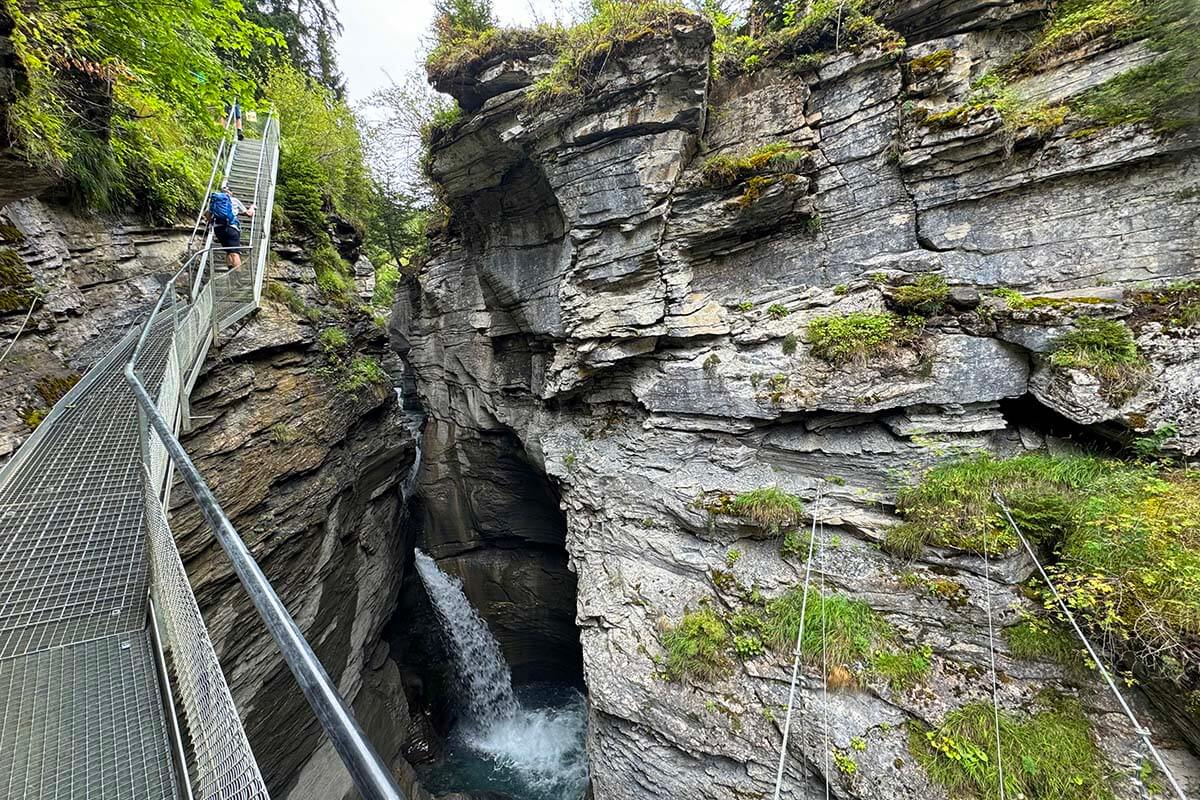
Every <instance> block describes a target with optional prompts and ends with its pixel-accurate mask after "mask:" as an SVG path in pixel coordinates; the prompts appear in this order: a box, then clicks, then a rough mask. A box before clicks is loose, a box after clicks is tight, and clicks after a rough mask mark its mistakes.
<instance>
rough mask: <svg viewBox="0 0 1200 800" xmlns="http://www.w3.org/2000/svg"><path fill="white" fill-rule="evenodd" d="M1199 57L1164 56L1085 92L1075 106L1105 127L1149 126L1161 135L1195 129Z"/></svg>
mask: <svg viewBox="0 0 1200 800" xmlns="http://www.w3.org/2000/svg"><path fill="white" fill-rule="evenodd" d="M1197 56H1200V53H1197V54H1194V55H1192V56H1190V57H1189V56H1188V55H1185V54H1180V53H1173V54H1171V55H1166V56H1161V57H1159V58H1158V59H1156V60H1154V61H1152V62H1150V63H1149V64H1143V65H1141V66H1139V67H1134V68H1133V69H1131V70H1129V71H1128V72H1123V73H1121V74H1120V75H1117V76H1116V77H1113V78H1110V79H1109V80H1107V81H1105V82H1104V83H1103V84H1101V85H1100V86H1097V87H1096V88H1094V89H1092V90H1090V91H1087V92H1085V93H1084V94H1082V95H1081V96H1080V97H1079V98H1078V99H1077V100H1076V102H1075V104H1074V105H1075V107H1076V108H1078V109H1079V111H1080V113H1081V114H1082V115H1083V116H1085V117H1087V118H1090V119H1092V120H1094V121H1096V122H1097V123H1099V124H1101V125H1126V124H1146V125H1149V126H1150V127H1151V128H1152V129H1153V130H1154V131H1155V132H1156V133H1160V134H1166V133H1171V132H1173V131H1177V130H1180V129H1182V128H1186V127H1189V126H1192V125H1195V124H1196V123H1197V122H1200V112H1197V110H1196V109H1197V108H1200V74H1198V72H1197V69H1198V68H1197V66H1196V63H1197V62H1196V58H1197Z"/></svg>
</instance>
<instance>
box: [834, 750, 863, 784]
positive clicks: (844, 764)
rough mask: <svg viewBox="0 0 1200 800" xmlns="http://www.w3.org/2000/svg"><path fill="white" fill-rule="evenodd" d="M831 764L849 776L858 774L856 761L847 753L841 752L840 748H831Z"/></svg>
mask: <svg viewBox="0 0 1200 800" xmlns="http://www.w3.org/2000/svg"><path fill="white" fill-rule="evenodd" d="M832 753H833V765H834V766H835V767H837V771H838V772H840V773H842V774H843V775H845V776H846V777H848V778H849V777H851V776H853V775H856V774H858V762H857V761H855V760H854V757H853V756H851V755H850V754H849V753H843V752H842V751H841V750H836V749H835V750H833V751H832Z"/></svg>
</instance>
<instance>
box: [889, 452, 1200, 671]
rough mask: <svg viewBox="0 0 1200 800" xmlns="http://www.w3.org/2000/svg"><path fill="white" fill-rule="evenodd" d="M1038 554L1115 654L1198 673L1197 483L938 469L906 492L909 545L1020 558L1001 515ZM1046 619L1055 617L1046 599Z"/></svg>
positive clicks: (1122, 468) (1011, 462)
mask: <svg viewBox="0 0 1200 800" xmlns="http://www.w3.org/2000/svg"><path fill="white" fill-rule="evenodd" d="M993 491H996V492H999V493H1000V494H1001V496H1003V497H1004V498H1005V501H1006V502H1007V503H1008V505H1009V506H1010V508H1011V509H1012V512H1013V518H1014V520H1015V521H1016V522H1017V524H1018V525H1019V526H1020V527H1021V530H1022V532H1023V533H1024V534H1025V535H1026V537H1028V538H1029V539H1030V540H1031V541H1032V542H1033V543H1034V544H1035V545H1037V544H1040V545H1042V546H1044V547H1046V548H1047V549H1053V550H1054V552H1056V554H1057V561H1056V562H1055V563H1053V564H1051V565H1050V566H1049V567H1048V571H1049V573H1050V575H1051V577H1052V578H1053V580H1054V581H1055V584H1056V585H1057V586H1058V588H1059V591H1060V592H1061V593H1062V594H1063V596H1064V597H1065V598H1066V601H1067V603H1068V605H1070V607H1071V608H1072V609H1073V610H1074V612H1075V613H1076V614H1077V615H1079V616H1080V617H1082V618H1083V620H1084V622H1085V624H1087V625H1089V626H1091V627H1092V628H1093V630H1094V631H1096V632H1098V633H1100V634H1102V636H1103V641H1104V643H1105V645H1106V646H1107V647H1108V648H1109V649H1110V650H1113V651H1116V652H1118V653H1122V654H1130V655H1132V656H1134V657H1136V658H1137V659H1138V660H1139V661H1140V662H1141V663H1142V664H1143V666H1145V667H1146V668H1147V669H1148V670H1153V671H1157V672H1158V673H1161V674H1163V675H1166V676H1169V677H1177V676H1178V675H1180V674H1182V673H1184V672H1185V671H1187V670H1189V669H1194V668H1196V667H1200V664H1197V663H1196V656H1195V654H1194V652H1193V651H1192V650H1191V649H1189V646H1188V645H1187V642H1188V641H1189V640H1190V637H1192V636H1194V635H1195V634H1196V632H1197V631H1200V475H1197V474H1196V473H1194V472H1190V471H1172V470H1167V469H1163V468H1160V467H1157V466H1155V465H1149V464H1125V463H1122V462H1119V461H1108V460H1102V459H1097V458H1087V457H1081V456H1074V457H1066V456H1060V457H1052V456H1046V455H1032V454H1031V455H1024V456H1018V457H1016V458H1011V459H1004V460H999V459H994V458H992V457H990V456H986V455H984V456H978V457H975V458H972V459H967V460H964V461H959V462H954V463H950V464H944V465H941V466H938V467H934V468H933V469H931V470H929V471H928V472H926V473H925V475H924V476H923V478H922V480H921V483H920V484H919V485H917V486H914V487H909V488H906V489H903V490H902V491H901V492H900V496H899V498H898V508H899V510H900V512H901V514H903V515H904V517H905V522H904V523H903V524H902V525H900V526H898V528H894V529H893V530H892V531H891V532H889V534H888V547H889V549H893V548H894V545H893V543H892V536H893V535H894V534H896V533H897V532H899V534H900V537H901V539H900V541H901V542H902V544H903V545H905V546H907V545H912V546H915V547H916V548H917V549H918V550H919V548H920V546H922V545H923V544H927V543H928V544H936V545H939V546H945V547H957V548H962V549H965V550H970V551H974V552H980V551H981V550H982V549H983V544H984V540H985V539H986V540H987V542H988V545H989V547H990V550H991V552H993V553H1003V552H1006V551H1008V550H1011V549H1013V548H1015V547H1016V546H1017V544H1018V543H1017V540H1016V537H1015V535H1014V534H1013V533H1012V531H1011V529H1010V527H1009V526H1008V524H1007V521H1006V520H1005V519H1004V517H1003V516H1002V514H1001V511H1000V509H999V507H998V506H997V505H996V503H995V502H994V500H992V492H993ZM1047 607H1048V609H1049V610H1050V612H1051V613H1052V614H1053V613H1056V612H1055V608H1056V606H1054V605H1053V604H1052V603H1050V601H1049V599H1047Z"/></svg>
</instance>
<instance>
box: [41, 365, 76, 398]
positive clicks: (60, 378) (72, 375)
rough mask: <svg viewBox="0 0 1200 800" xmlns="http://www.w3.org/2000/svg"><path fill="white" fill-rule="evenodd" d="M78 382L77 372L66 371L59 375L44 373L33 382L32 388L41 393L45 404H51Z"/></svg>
mask: <svg viewBox="0 0 1200 800" xmlns="http://www.w3.org/2000/svg"><path fill="white" fill-rule="evenodd" d="M77 383H79V373H78V372H66V373H62V374H59V375H46V376H43V377H41V378H38V379H37V380H36V381H34V383H33V388H34V389H35V390H37V393H38V394H39V395H41V397H42V400H43V401H44V402H45V403H46V405H47V406H53V405H54V404H55V403H57V402H58V401H59V400H62V399H63V397H65V396H66V394H67V392H69V391H71V390H72V389H73V388H75V384H77Z"/></svg>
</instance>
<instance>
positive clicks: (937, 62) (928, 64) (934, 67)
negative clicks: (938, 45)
mask: <svg viewBox="0 0 1200 800" xmlns="http://www.w3.org/2000/svg"><path fill="white" fill-rule="evenodd" d="M953 61H954V51H953V50H950V49H947V48H942V49H941V50H934V51H933V52H932V53H928V54H927V55H923V56H917V57H916V58H914V59H912V60H910V61H909V62H908V74H909V76H910V77H912V79H913V80H920V79H921V78H925V77H927V76H929V75H933V74H935V73H938V72H942V71H944V70H945V69H946V67H948V66H950V64H951V63H952V62H953Z"/></svg>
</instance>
